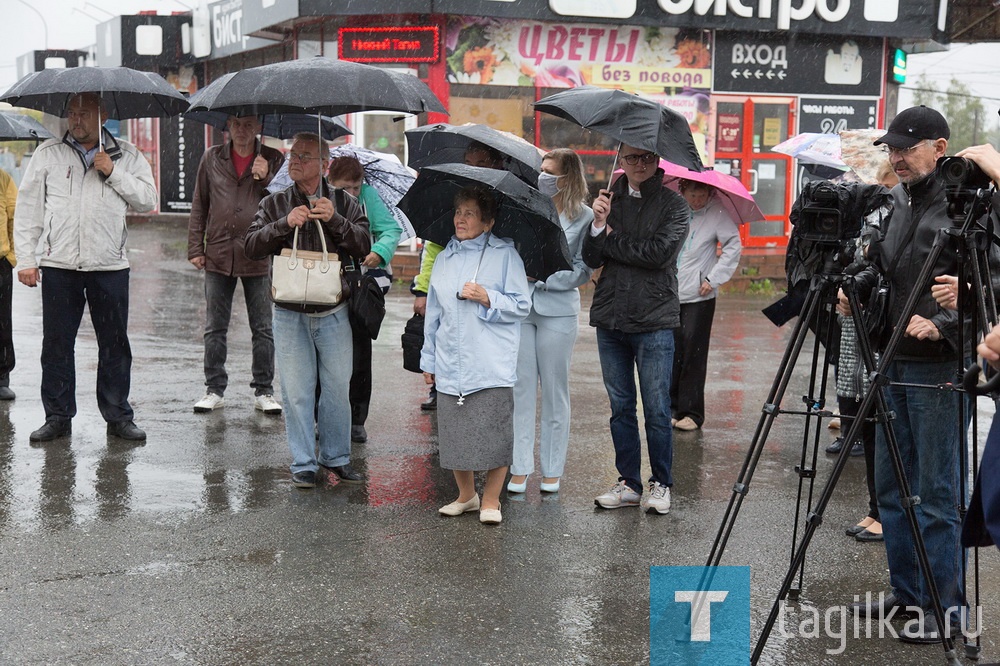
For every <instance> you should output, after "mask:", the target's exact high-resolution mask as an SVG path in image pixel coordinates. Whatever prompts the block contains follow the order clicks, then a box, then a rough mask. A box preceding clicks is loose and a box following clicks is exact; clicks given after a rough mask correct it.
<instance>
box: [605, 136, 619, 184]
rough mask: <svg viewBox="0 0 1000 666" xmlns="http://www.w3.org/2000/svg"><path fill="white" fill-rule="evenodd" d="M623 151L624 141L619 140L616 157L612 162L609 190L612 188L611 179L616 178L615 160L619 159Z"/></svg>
mask: <svg viewBox="0 0 1000 666" xmlns="http://www.w3.org/2000/svg"><path fill="white" fill-rule="evenodd" d="M621 152H622V142H621V141H619V142H618V148H617V149H616V150H615V158H614V160H613V161H612V162H611V175H610V176H608V187H607V189H609V190H610V189H611V181H613V180H614V178H615V162H617V161H618V154H619V153H621Z"/></svg>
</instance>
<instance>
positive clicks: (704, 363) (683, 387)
mask: <svg viewBox="0 0 1000 666" xmlns="http://www.w3.org/2000/svg"><path fill="white" fill-rule="evenodd" d="M714 318H715V299H714V298H710V299H708V300H707V301H698V302H697V303H681V326H680V328H678V329H676V330H675V331H674V366H673V372H672V373H671V375H670V409H671V411H672V412H673V414H672V416H673V418H675V419H677V420H678V421H679V420H681V419H683V418H684V417H685V416H689V417H691V420H692V421H694V422H695V423H697V424H698V427H701V426H702V424H704V423H705V375H706V374H707V373H708V342H709V338H710V337H711V336H712V319H714Z"/></svg>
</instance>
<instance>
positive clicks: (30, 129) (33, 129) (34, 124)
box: [0, 111, 53, 141]
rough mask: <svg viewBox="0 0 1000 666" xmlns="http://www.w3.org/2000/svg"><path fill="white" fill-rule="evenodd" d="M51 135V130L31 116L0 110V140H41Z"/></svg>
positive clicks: (49, 137)
mask: <svg viewBox="0 0 1000 666" xmlns="http://www.w3.org/2000/svg"><path fill="white" fill-rule="evenodd" d="M52 137H53V134H52V132H50V131H48V130H47V129H45V126H44V125H42V124H41V123H40V122H38V121H37V120H35V119H34V118H32V117H31V116H26V115H24V114H23V113H14V112H12V111H0V141H43V140H45V139H51V138H52Z"/></svg>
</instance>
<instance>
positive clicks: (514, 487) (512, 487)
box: [507, 476, 528, 493]
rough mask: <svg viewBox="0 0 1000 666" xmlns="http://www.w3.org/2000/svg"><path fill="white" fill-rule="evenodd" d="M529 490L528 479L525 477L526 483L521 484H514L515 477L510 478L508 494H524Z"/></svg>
mask: <svg viewBox="0 0 1000 666" xmlns="http://www.w3.org/2000/svg"><path fill="white" fill-rule="evenodd" d="M527 489H528V477H527V476H526V477H524V481H522V482H521V483H514V476H511V477H510V481H508V482H507V492H509V493H523V492H525V491H526V490H527Z"/></svg>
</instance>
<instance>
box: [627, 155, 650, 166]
mask: <svg viewBox="0 0 1000 666" xmlns="http://www.w3.org/2000/svg"><path fill="white" fill-rule="evenodd" d="M621 158H622V160H624V161H625V164H628V165H629V166H635V165H636V164H638V163H639V161H640V160H642V163H643V164H652V163H653V162H655V161H656V159H657V158H656V155H654V154H653V153H643V154H642V155H622V156H621Z"/></svg>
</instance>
